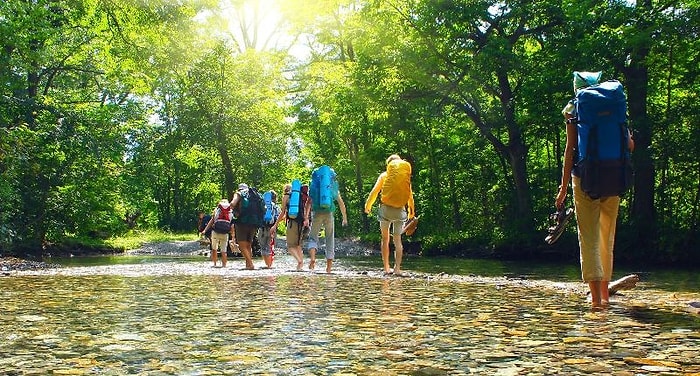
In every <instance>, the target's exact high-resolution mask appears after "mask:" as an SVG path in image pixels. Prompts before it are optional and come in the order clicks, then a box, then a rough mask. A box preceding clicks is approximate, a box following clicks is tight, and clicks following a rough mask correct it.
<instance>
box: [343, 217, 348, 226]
mask: <svg viewBox="0 0 700 376" xmlns="http://www.w3.org/2000/svg"><path fill="white" fill-rule="evenodd" d="M342 224H343V227H345V226H347V225H348V219H347V218H343V223H342Z"/></svg>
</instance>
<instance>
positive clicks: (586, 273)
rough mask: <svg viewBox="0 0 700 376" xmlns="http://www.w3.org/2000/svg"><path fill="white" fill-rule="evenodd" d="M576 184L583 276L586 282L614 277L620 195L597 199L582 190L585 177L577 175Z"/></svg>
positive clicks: (574, 186) (577, 218)
mask: <svg viewBox="0 0 700 376" xmlns="http://www.w3.org/2000/svg"><path fill="white" fill-rule="evenodd" d="M572 185H573V188H574V206H575V207H576V222H577V226H578V242H579V248H580V249H581V277H582V278H583V280H584V282H591V281H610V280H611V278H612V270H613V247H614V246H615V226H616V225H617V212H618V209H619V207H620V197H618V196H612V197H601V198H600V199H597V200H593V199H591V198H590V197H588V195H587V194H586V193H584V192H583V191H582V190H581V179H580V178H579V177H577V176H573V179H572Z"/></svg>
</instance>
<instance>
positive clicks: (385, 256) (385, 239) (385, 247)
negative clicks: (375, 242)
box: [381, 228, 391, 274]
mask: <svg viewBox="0 0 700 376" xmlns="http://www.w3.org/2000/svg"><path fill="white" fill-rule="evenodd" d="M381 249H382V262H383V263H384V273H387V274H388V273H390V272H391V269H390V268H389V229H388V228H387V229H386V230H385V229H382V245H381Z"/></svg>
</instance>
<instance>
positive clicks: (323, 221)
mask: <svg viewBox="0 0 700 376" xmlns="http://www.w3.org/2000/svg"><path fill="white" fill-rule="evenodd" d="M309 196H311V218H312V221H311V232H310V233H309V257H310V258H311V261H309V269H310V270H313V269H314V267H315V266H316V251H317V250H318V244H319V236H320V233H321V227H323V228H324V230H325V238H326V273H330V272H331V267H332V266H333V260H334V259H335V218H334V215H333V213H334V212H335V203H334V201H337V202H338V208H340V214H341V215H342V216H343V221H342V225H343V226H347V225H348V215H347V213H346V210H345V202H344V201H343V198H342V197H340V191H339V190H338V180H337V178H336V174H335V171H333V169H332V168H330V167H329V166H326V165H323V166H321V167H319V168H317V169H315V170H314V171H313V173H312V174H311V186H310V188H309Z"/></svg>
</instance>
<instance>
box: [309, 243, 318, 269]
mask: <svg viewBox="0 0 700 376" xmlns="http://www.w3.org/2000/svg"><path fill="white" fill-rule="evenodd" d="M309 257H310V258H311V261H309V269H310V270H314V268H315V267H316V248H311V249H309Z"/></svg>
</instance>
